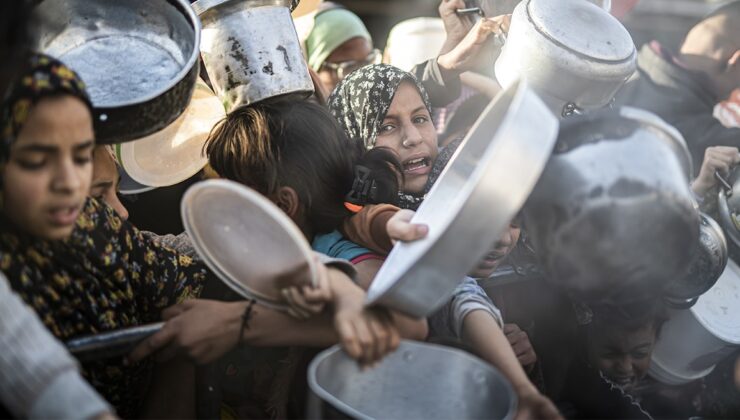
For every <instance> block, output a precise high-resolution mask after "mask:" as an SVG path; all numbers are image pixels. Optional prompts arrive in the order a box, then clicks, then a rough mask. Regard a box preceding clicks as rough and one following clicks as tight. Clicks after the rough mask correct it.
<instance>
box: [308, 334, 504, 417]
mask: <svg viewBox="0 0 740 420" xmlns="http://www.w3.org/2000/svg"><path fill="white" fill-rule="evenodd" d="M308 384H309V387H310V388H311V391H312V394H310V395H309V410H308V411H309V412H308V415H309V418H327V416H325V413H326V412H327V411H328V410H327V408H326V407H325V406H322V404H321V401H320V400H323V401H325V402H326V403H328V404H329V405H330V406H331V407H332V408H334V409H335V410H338V411H339V412H340V413H341V414H343V415H345V416H349V417H351V418H356V419H371V418H376V419H511V418H513V417H514V414H515V413H516V407H517V398H516V394H515V393H514V390H513V388H512V387H511V385H510V384H509V382H508V380H506V378H504V376H503V375H501V373H499V372H498V371H497V370H496V369H495V368H494V367H493V366H491V365H489V364H487V363H485V362H483V361H482V360H480V359H478V358H476V357H474V356H472V355H470V354H468V353H466V352H464V351H461V350H456V349H452V348H449V347H442V346H438V345H433V344H422V343H416V342H412V341H402V342H401V345H400V346H399V348H398V349H397V350H396V351H395V352H393V353H391V354H389V355H388V356H386V357H385V358H384V359H383V360H382V361H381V362H380V363H379V364H378V365H377V366H375V367H374V368H372V369H369V370H362V369H361V368H360V366H358V364H357V361H355V360H353V359H351V358H350V357H349V356H347V355H346V354H345V353H344V352H343V351H342V350H341V348H340V347H339V346H334V347H332V348H330V349H329V350H326V351H324V352H322V353H321V354H319V355H318V356H316V358H315V359H314V360H313V361H312V362H311V365H310V366H309V368H308ZM319 399H320V400H319Z"/></svg>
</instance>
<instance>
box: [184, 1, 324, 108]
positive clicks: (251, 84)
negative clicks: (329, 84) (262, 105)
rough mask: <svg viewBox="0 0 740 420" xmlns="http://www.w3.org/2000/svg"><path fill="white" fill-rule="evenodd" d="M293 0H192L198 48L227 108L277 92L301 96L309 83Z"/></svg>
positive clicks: (309, 90) (307, 90)
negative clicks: (199, 29) (200, 37)
mask: <svg viewBox="0 0 740 420" xmlns="http://www.w3.org/2000/svg"><path fill="white" fill-rule="evenodd" d="M297 4H298V1H297V0H292V1H291V0H198V1H196V2H195V3H193V9H194V10H195V11H196V12H197V13H198V16H200V19H201V21H202V23H203V41H202V42H201V46H200V51H201V54H202V56H203V63H204V64H205V67H206V71H207V72H208V76H209V78H210V80H211V84H212V85H213V88H214V90H215V91H216V95H218V97H219V98H221V101H222V102H223V103H224V106H225V107H226V111H227V112H230V111H231V110H233V109H234V108H236V107H239V106H242V105H249V104H253V103H256V102H259V101H261V100H263V99H267V98H271V97H274V96H279V95H286V94H296V95H300V96H303V97H307V96H308V95H310V94H311V93H312V92H313V82H312V81H311V75H310V74H309V72H308V66H307V65H306V62H305V59H304V58H303V55H302V53H301V46H300V42H299V41H298V34H297V33H296V29H295V26H294V25H293V19H292V18H291V17H290V11H291V10H292V9H293V8H294V7H295V6H296V5H297Z"/></svg>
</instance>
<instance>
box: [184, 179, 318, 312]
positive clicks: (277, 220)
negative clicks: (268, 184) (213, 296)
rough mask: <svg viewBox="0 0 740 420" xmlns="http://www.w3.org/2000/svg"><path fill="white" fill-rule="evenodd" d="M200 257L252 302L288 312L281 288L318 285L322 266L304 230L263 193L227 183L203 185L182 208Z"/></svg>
mask: <svg viewBox="0 0 740 420" xmlns="http://www.w3.org/2000/svg"><path fill="white" fill-rule="evenodd" d="M181 211H182V222H183V225H184V226H185V232H187V234H188V235H189V236H190V240H191V241H192V244H193V247H194V248H195V250H196V251H197V253H198V255H199V256H200V257H201V258H202V259H203V261H205V263H206V265H208V268H210V269H211V270H212V271H213V272H214V273H215V274H216V275H217V276H218V277H219V278H220V279H221V280H222V281H223V282H224V283H225V284H226V285H227V286H229V287H230V288H231V289H232V290H234V291H235V292H236V293H238V294H240V295H241V296H242V297H244V298H247V299H254V300H257V301H258V302H260V303H261V304H263V305H266V306H269V307H272V308H275V309H279V310H287V309H288V304H287V302H286V301H285V299H284V297H283V295H282V293H281V289H283V288H286V287H291V286H304V285H314V286H315V285H316V284H317V275H318V274H317V273H318V269H317V267H316V261H314V256H313V251H312V250H311V246H310V245H309V244H308V241H307V240H306V238H305V237H304V236H303V233H302V232H301V230H300V229H299V228H298V226H296V225H295V223H293V221H292V220H290V218H289V217H288V215H286V214H285V213H284V212H283V211H282V210H280V209H279V208H278V207H277V206H276V205H275V204H273V203H272V202H271V201H270V200H268V199H267V198H266V197H264V196H262V194H260V193H258V192H257V191H254V190H252V189H251V188H248V187H246V186H244V185H241V184H239V183H236V182H233V181H227V180H225V179H211V180H207V181H202V182H199V183H197V184H195V185H193V186H192V187H190V188H189V189H188V191H187V192H186V193H185V196H184V197H183V199H182V203H181Z"/></svg>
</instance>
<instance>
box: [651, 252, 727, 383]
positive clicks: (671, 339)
mask: <svg viewBox="0 0 740 420" xmlns="http://www.w3.org/2000/svg"><path fill="white" fill-rule="evenodd" d="M738 347H740V267H738V265H737V264H735V262H734V261H732V260H730V261H729V262H728V263H727V268H725V271H724V272H723V273H722V276H721V277H720V278H719V280H717V283H716V284H715V285H714V287H712V288H711V289H710V290H709V291H708V292H706V293H705V294H703V295H702V296H701V297H700V298H699V300H698V301H697V302H696V305H694V306H693V307H692V308H691V309H688V310H681V311H673V312H672V313H671V318H670V320H669V321H668V322H666V324H665V325H664V326H663V330H662V332H661V336H660V338H659V340H658V342H657V344H656V345H655V350H654V351H653V355H652V363H651V365H650V371H649V374H650V376H652V377H653V378H655V379H656V380H658V381H660V382H662V383H665V384H668V385H680V384H685V383H688V382H691V381H693V380H696V379H700V378H702V377H704V376H706V375H708V374H709V373H710V372H712V370H713V369H714V366H715V365H716V364H717V363H718V362H720V361H721V360H722V359H724V358H725V357H727V356H729V355H730V354H732V353H733V352H735V351H737V349H738Z"/></svg>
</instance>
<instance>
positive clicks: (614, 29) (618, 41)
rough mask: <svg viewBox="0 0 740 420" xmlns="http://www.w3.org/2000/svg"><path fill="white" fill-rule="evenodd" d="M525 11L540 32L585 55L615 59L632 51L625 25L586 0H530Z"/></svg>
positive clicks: (594, 57)
mask: <svg viewBox="0 0 740 420" xmlns="http://www.w3.org/2000/svg"><path fill="white" fill-rule="evenodd" d="M527 15H528V17H529V19H530V20H531V21H532V23H533V24H534V26H535V27H536V29H537V31H539V32H540V33H541V34H543V35H544V36H546V37H547V38H549V39H550V40H551V41H553V42H554V43H555V44H558V45H560V46H562V47H565V48H567V49H569V50H570V51H572V52H574V53H576V54H579V55H582V56H586V57H587V58H591V59H596V60H601V61H607V62H615V61H624V60H627V59H629V58H630V57H631V56H632V55H633V54H634V53H635V45H634V42H633V41H632V37H631V36H630V34H629V32H627V29H625V28H624V26H622V24H621V23H619V21H618V20H617V19H616V18H615V17H614V16H612V15H610V14H609V12H607V11H605V10H604V9H602V8H601V7H599V6H596V5H595V4H593V3H590V2H588V1H573V0H529V1H528V3H527Z"/></svg>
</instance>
